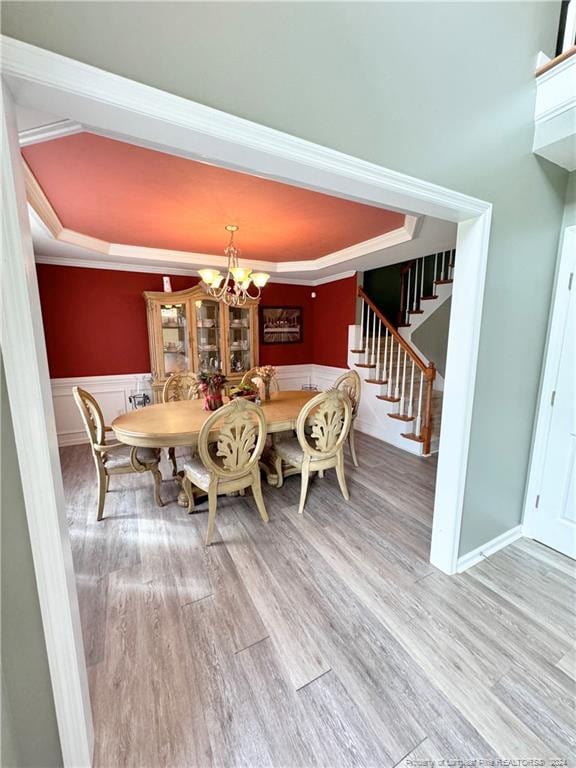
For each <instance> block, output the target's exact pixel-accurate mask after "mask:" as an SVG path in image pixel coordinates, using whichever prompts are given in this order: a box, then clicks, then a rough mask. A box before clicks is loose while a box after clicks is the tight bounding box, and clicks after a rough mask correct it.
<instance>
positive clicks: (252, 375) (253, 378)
mask: <svg viewBox="0 0 576 768" xmlns="http://www.w3.org/2000/svg"><path fill="white" fill-rule="evenodd" d="M257 370H258V369H257V368H250V370H249V371H246V373H245V374H244V376H242V379H241V380H240V384H241V385H245V384H254V385H255V386H256V387H257V389H258V390H259V391H260V392H262V389H263V387H264V382H263V381H262V379H261V378H260V376H258V374H257V373H256V371H257ZM270 392H280V384H279V383H278V377H277V376H274V377H273V378H272V379H271V380H270Z"/></svg>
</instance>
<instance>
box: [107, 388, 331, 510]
mask: <svg viewBox="0 0 576 768" xmlns="http://www.w3.org/2000/svg"><path fill="white" fill-rule="evenodd" d="M317 394H318V392H315V391H310V390H284V391H280V392H273V393H272V394H271V396H270V400H267V401H263V402H262V404H261V405H262V409H263V411H264V415H265V417H266V431H267V432H268V434H274V433H277V432H286V431H288V430H291V429H295V428H296V420H297V419H298V414H299V413H300V410H301V408H302V406H303V405H304V404H305V403H307V402H308V400H310V399H311V398H312V397H315V395H317ZM224 400H225V402H227V398H225V399H224ZM208 415H209V412H208V411H205V410H204V407H203V400H202V399H197V400H177V401H174V402H170V403H158V404H157V405H148V406H146V407H144V408H137V409H136V410H134V411H129V412H128V413H124V414H122V416H118V417H117V418H116V419H114V421H113V422H112V424H111V427H112V429H113V430H114V434H115V435H116V438H117V439H118V440H119V441H120V442H122V443H125V444H126V445H131V446H136V447H138V448H172V447H177V446H188V447H194V446H196V444H197V442H198V435H199V433H200V430H201V429H202V424H203V423H204V421H205V420H206V418H207V416H208ZM262 468H263V470H264V471H265V472H266V475H267V479H268V483H269V484H270V485H275V484H276V480H277V479H276V473H275V472H274V471H273V469H272V467H269V466H267V464H266V463H264V462H263V463H262ZM178 503H179V504H180V505H181V506H187V504H188V501H187V499H186V498H185V496H183V494H182V493H181V494H180V497H179V499H178Z"/></svg>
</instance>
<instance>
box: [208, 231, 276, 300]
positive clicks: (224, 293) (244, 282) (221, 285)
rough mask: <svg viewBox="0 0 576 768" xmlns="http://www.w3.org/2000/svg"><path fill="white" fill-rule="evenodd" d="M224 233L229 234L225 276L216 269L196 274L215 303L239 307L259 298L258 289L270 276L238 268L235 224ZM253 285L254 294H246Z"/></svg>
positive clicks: (265, 273) (225, 250)
mask: <svg viewBox="0 0 576 768" xmlns="http://www.w3.org/2000/svg"><path fill="white" fill-rule="evenodd" d="M226 231H227V232H229V233H230V240H229V242H228V245H227V246H226V248H224V255H225V256H226V258H227V260H228V267H227V270H226V274H225V275H222V274H221V273H220V272H219V271H218V270H217V269H209V268H206V269H199V270H198V274H199V275H200V277H201V278H202V281H203V282H204V285H205V288H206V292H207V293H208V294H209V295H210V296H211V297H212V298H213V299H216V301H221V302H223V303H224V304H228V305H229V306H233V307H241V306H244V305H245V304H246V302H247V301H249V300H252V301H254V300H256V299H257V298H258V297H259V296H260V288H263V287H264V286H265V285H266V283H267V282H268V280H269V279H270V275H269V274H268V273H267V272H252V270H251V269H250V267H240V266H239V265H238V257H239V256H240V251H239V250H238V248H236V246H235V245H234V233H235V232H237V231H238V226H237V225H236V224H228V225H227V226H226ZM252 283H254V287H255V288H256V293H255V294H251V293H248V291H249V289H250V285H251V284H252Z"/></svg>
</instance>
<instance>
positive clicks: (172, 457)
mask: <svg viewBox="0 0 576 768" xmlns="http://www.w3.org/2000/svg"><path fill="white" fill-rule="evenodd" d="M168 458H169V459H170V461H171V462H172V477H176V475H177V474H178V465H177V464H176V448H168Z"/></svg>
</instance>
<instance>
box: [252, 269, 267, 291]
mask: <svg viewBox="0 0 576 768" xmlns="http://www.w3.org/2000/svg"><path fill="white" fill-rule="evenodd" d="M250 277H251V278H252V282H253V283H254V285H255V286H256V288H264V286H265V285H266V283H267V282H268V280H270V275H269V274H268V273H267V272H252V274H251V275H250Z"/></svg>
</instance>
